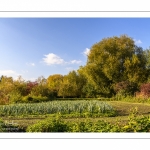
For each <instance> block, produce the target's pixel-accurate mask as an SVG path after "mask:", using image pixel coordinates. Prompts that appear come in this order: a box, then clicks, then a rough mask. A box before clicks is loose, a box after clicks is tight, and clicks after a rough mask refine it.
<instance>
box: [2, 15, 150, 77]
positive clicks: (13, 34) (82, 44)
mask: <svg viewBox="0 0 150 150" xmlns="http://www.w3.org/2000/svg"><path fill="white" fill-rule="evenodd" d="M149 33H150V18H0V76H1V75H6V76H12V77H13V78H14V79H16V78H17V77H18V76H19V75H21V76H22V77H23V79H25V80H35V79H37V78H38V77H40V76H44V77H45V78H47V77H48V76H49V75H52V74H62V75H65V74H67V73H68V72H69V71H71V70H73V69H74V70H77V69H78V68H79V66H81V65H85V64H86V60H87V56H86V53H87V52H88V51H89V50H90V48H91V46H92V45H93V44H95V43H96V42H99V41H101V40H102V39H103V38H107V37H112V36H120V35H122V34H127V35H128V36H129V37H131V38H133V39H134V40H135V42H136V44H137V45H138V46H141V47H143V49H146V48H149V46H150V34H149Z"/></svg>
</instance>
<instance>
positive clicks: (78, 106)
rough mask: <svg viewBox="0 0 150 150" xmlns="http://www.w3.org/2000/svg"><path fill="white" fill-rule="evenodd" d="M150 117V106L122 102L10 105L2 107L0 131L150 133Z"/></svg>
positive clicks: (77, 101) (0, 110) (84, 101)
mask: <svg viewBox="0 0 150 150" xmlns="http://www.w3.org/2000/svg"><path fill="white" fill-rule="evenodd" d="M149 115H150V104H147V103H131V102H122V101H106V102H104V101H98V100H92V101H89V100H75V101H70V100H66V101H51V102H44V103H34V104H11V105H1V106H0V118H1V119H2V121H1V124H0V127H1V131H2V132H149V129H150V127H149V126H150V118H149ZM142 121H143V122H142ZM2 122H3V123H2ZM141 124H144V126H142V127H141ZM2 125H3V126H2ZM4 125H5V127H4ZM54 127H55V128H54ZM3 128H4V129H5V130H2V129H3ZM7 128H8V129H9V130H7Z"/></svg>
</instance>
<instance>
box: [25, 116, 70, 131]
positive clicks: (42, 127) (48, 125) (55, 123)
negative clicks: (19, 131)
mask: <svg viewBox="0 0 150 150" xmlns="http://www.w3.org/2000/svg"><path fill="white" fill-rule="evenodd" d="M67 130H68V129H67V123H65V122H64V121H62V120H61V119H60V118H56V119H51V118H48V119H46V120H44V121H41V122H39V123H36V124H34V125H31V126H28V128H27V130H26V131H27V132H67Z"/></svg>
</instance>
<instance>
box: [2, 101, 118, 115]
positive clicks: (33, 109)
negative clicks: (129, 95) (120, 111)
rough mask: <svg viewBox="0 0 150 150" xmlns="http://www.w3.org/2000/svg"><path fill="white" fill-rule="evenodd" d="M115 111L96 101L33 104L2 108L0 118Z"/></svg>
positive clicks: (4, 106)
mask: <svg viewBox="0 0 150 150" xmlns="http://www.w3.org/2000/svg"><path fill="white" fill-rule="evenodd" d="M114 112H115V111H114V109H113V107H112V106H111V105H109V104H107V103H106V102H101V101H98V100H95V101H86V100H83V101H51V102H43V103H31V104H11V105H2V106H0V116H19V115H43V114H56V113H60V114H72V113H80V114H83V113H88V114H90V115H91V114H99V115H101V114H114Z"/></svg>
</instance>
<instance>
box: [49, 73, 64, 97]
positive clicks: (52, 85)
mask: <svg viewBox="0 0 150 150" xmlns="http://www.w3.org/2000/svg"><path fill="white" fill-rule="evenodd" d="M62 82H63V75H61V74H54V75H50V76H49V77H48V78H47V84H48V88H49V90H51V91H52V92H53V95H54V96H55V97H57V95H58V91H59V89H60V85H61V83H62Z"/></svg>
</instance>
